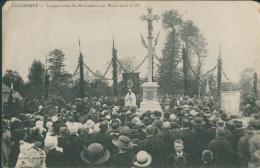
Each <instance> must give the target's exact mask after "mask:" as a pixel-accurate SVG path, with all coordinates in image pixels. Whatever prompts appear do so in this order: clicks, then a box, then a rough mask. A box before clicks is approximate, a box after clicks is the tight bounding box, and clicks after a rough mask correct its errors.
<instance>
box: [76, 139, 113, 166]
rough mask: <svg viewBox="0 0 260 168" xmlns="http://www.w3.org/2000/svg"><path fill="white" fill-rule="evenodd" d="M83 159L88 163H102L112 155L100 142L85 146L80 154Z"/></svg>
mask: <svg viewBox="0 0 260 168" xmlns="http://www.w3.org/2000/svg"><path fill="white" fill-rule="evenodd" d="M80 157H81V159H82V160H83V161H84V162H86V163H88V164H96V165H97V164H101V163H104V162H106V161H107V160H108V159H109V157H110V152H109V151H108V150H107V149H105V148H104V147H103V146H102V145H101V144H99V143H93V144H91V145H89V146H88V147H86V146H85V147H84V149H83V151H82V152H81V154H80Z"/></svg>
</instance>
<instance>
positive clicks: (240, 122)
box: [234, 120, 243, 128]
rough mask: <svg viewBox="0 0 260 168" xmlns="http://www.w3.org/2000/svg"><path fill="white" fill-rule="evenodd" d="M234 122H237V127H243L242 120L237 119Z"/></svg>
mask: <svg viewBox="0 0 260 168" xmlns="http://www.w3.org/2000/svg"><path fill="white" fill-rule="evenodd" d="M234 124H235V127H236V128H242V126H243V122H242V121H240V120H235V121H234Z"/></svg>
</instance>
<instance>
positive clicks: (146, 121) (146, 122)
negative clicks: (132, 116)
mask: <svg viewBox="0 0 260 168" xmlns="http://www.w3.org/2000/svg"><path fill="white" fill-rule="evenodd" d="M143 123H144V125H149V124H151V120H150V118H149V117H144V118H143Z"/></svg>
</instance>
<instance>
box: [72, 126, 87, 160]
mask: <svg viewBox="0 0 260 168" xmlns="http://www.w3.org/2000/svg"><path fill="white" fill-rule="evenodd" d="M88 132H89V129H88V128H84V127H83V128H81V130H80V136H78V137H76V138H75V139H74V140H73V141H72V142H71V151H70V152H71V153H72V156H71V157H72V158H75V159H73V161H74V163H75V161H76V160H77V158H78V156H79V155H80V153H81V151H82V149H83V148H84V147H85V146H86V147H88V146H89V145H90V144H91V142H90V140H88V138H87V135H88Z"/></svg>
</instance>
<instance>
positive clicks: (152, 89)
mask: <svg viewBox="0 0 260 168" xmlns="http://www.w3.org/2000/svg"><path fill="white" fill-rule="evenodd" d="M141 87H142V88H143V101H142V102H141V104H140V109H139V110H140V113H141V114H142V113H144V112H146V111H147V110H151V111H152V112H154V111H160V112H162V108H161V105H160V103H159V101H158V100H157V88H158V87H159V85H158V84H157V83H156V82H145V83H143V84H142V86H141Z"/></svg>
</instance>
